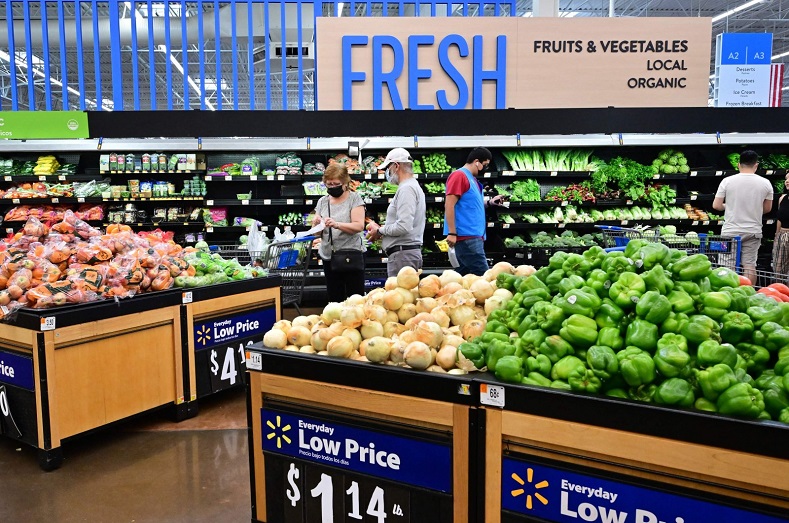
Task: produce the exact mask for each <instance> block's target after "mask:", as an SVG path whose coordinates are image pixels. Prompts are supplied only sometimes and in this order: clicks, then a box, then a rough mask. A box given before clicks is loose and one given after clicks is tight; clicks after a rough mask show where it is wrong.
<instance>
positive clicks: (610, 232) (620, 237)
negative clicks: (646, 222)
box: [595, 225, 657, 250]
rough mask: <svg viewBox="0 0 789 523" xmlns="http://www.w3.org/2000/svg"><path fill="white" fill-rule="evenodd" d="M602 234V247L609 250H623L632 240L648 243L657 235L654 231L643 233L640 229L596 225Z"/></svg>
mask: <svg viewBox="0 0 789 523" xmlns="http://www.w3.org/2000/svg"><path fill="white" fill-rule="evenodd" d="M595 227H596V228H598V229H600V232H602V233H603V247H604V248H606V249H610V250H616V249H618V248H624V247H625V246H626V245H627V242H629V241H630V240H632V239H635V238H640V239H644V240H649V241H656V240H655V237H656V236H657V233H656V232H654V231H649V232H645V231H643V230H640V229H628V228H625V227H617V226H615V225H596V226H595Z"/></svg>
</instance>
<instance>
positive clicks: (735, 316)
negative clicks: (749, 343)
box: [721, 312, 753, 343]
mask: <svg viewBox="0 0 789 523" xmlns="http://www.w3.org/2000/svg"><path fill="white" fill-rule="evenodd" d="M752 335H753V322H752V321H751V318H750V317H749V316H748V315H747V314H745V313H743V312H729V313H726V314H724V315H723V318H722V320H721V339H722V340H723V341H725V342H726V343H740V342H741V341H745V340H748V339H750V338H751V336H752Z"/></svg>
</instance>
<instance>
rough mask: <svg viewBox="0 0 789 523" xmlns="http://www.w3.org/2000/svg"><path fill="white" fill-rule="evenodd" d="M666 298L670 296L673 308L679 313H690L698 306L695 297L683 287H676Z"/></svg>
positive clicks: (669, 299)
mask: <svg viewBox="0 0 789 523" xmlns="http://www.w3.org/2000/svg"><path fill="white" fill-rule="evenodd" d="M666 298H668V301H669V303H670V304H671V310H672V311H673V312H676V313H677V314H680V313H681V314H689V313H691V312H693V311H695V310H696V306H695V304H694V303H693V298H691V296H690V294H688V293H687V292H685V291H683V290H682V289H674V290H673V291H671V292H670V293H668V296H666Z"/></svg>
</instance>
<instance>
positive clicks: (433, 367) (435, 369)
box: [425, 365, 447, 374]
mask: <svg viewBox="0 0 789 523" xmlns="http://www.w3.org/2000/svg"><path fill="white" fill-rule="evenodd" d="M425 370H427V372H438V373H444V374H446V372H447V371H445V370H444V369H443V368H442V367H441V366H440V365H431V366H429V367H428V368H427V369H425Z"/></svg>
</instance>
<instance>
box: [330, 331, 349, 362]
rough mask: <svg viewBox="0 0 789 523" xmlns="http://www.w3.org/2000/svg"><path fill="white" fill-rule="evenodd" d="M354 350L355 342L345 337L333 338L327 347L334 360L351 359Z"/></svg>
mask: <svg viewBox="0 0 789 523" xmlns="http://www.w3.org/2000/svg"><path fill="white" fill-rule="evenodd" d="M354 350H355V348H354V346H353V342H352V341H351V340H350V339H349V338H346V337H344V336H339V337H337V338H332V340H331V341H330V342H329V344H328V345H327V346H326V352H328V354H329V356H331V357H333V358H349V357H350V356H351V354H352V353H353V351H354Z"/></svg>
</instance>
